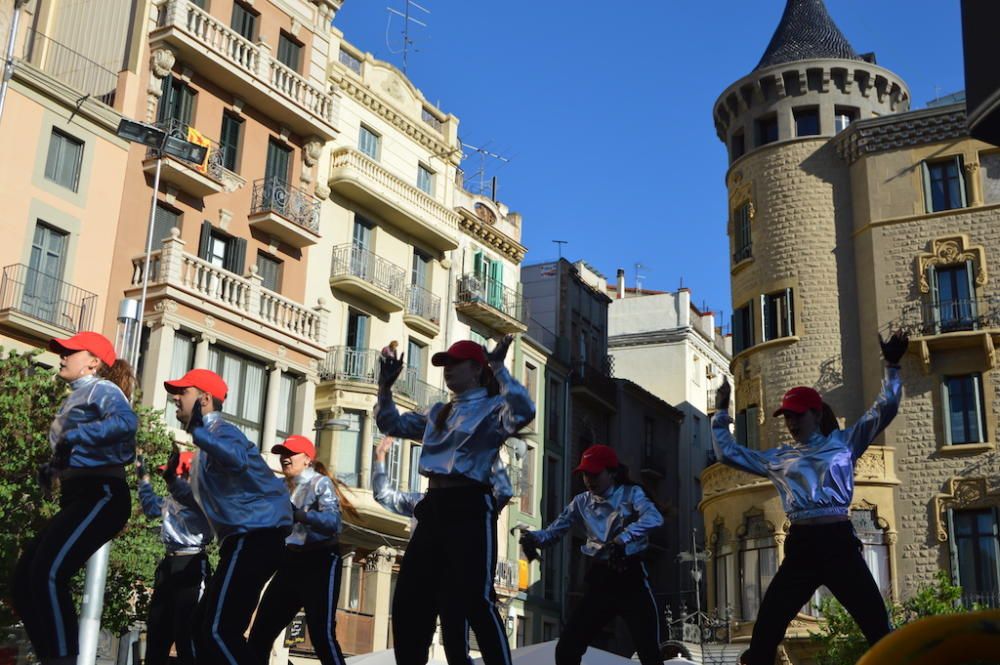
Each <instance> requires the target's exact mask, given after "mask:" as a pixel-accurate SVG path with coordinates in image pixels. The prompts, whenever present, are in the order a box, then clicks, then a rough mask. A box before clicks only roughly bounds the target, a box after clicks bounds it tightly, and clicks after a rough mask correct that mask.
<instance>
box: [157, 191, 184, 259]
mask: <svg viewBox="0 0 1000 665" xmlns="http://www.w3.org/2000/svg"><path fill="white" fill-rule="evenodd" d="M180 227H181V214H180V213H179V212H177V211H175V210H172V209H170V208H168V207H167V206H165V205H163V204H162V203H159V202H157V204H156V215H155V216H154V218H153V249H154V250H155V249H156V245H158V244H160V243H161V242H162V241H164V240H165V239H167V238H169V237H170V231H171V229H180Z"/></svg>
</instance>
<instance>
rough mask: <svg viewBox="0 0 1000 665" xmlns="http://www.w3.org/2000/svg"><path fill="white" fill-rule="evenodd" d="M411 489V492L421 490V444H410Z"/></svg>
mask: <svg viewBox="0 0 1000 665" xmlns="http://www.w3.org/2000/svg"><path fill="white" fill-rule="evenodd" d="M409 482H410V489H409V491H411V492H419V491H420V489H421V488H420V444H417V443H411V444H410V477H409Z"/></svg>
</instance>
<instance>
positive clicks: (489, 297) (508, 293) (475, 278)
mask: <svg viewBox="0 0 1000 665" xmlns="http://www.w3.org/2000/svg"><path fill="white" fill-rule="evenodd" d="M458 302H460V303H473V302H480V303H484V304H486V305H489V306H490V307H492V308H493V309H495V310H497V311H499V312H502V313H503V314H506V315H507V316H509V317H511V318H512V319H515V320H517V321H520V322H522V323H526V322H527V315H526V312H525V308H524V299H523V298H522V297H521V294H520V293H518V292H517V291H515V290H514V289H511V288H508V287H506V286H504V285H503V283H502V282H500V281H498V280H495V279H492V278H490V277H485V276H483V275H477V274H475V273H467V274H465V275H462V276H461V277H460V278H459V280H458Z"/></svg>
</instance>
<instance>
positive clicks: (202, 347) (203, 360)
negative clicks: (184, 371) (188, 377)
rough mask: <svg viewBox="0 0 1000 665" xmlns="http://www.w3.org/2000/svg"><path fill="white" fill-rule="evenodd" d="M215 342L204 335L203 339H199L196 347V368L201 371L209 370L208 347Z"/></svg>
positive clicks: (202, 335)
mask: <svg viewBox="0 0 1000 665" xmlns="http://www.w3.org/2000/svg"><path fill="white" fill-rule="evenodd" d="M213 341H214V340H213V339H212V338H211V337H209V336H208V335H207V334H205V333H202V334H201V337H199V338H198V342H197V343H196V344H195V346H194V366H195V367H196V368H200V369H209V367H208V347H209V345H210V344H211V343H212V342H213Z"/></svg>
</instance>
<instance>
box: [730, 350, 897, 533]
mask: <svg viewBox="0 0 1000 665" xmlns="http://www.w3.org/2000/svg"><path fill="white" fill-rule="evenodd" d="M902 388H903V384H902V381H901V380H900V378H899V369H898V368H893V367H890V368H887V369H886V375H885V381H883V382H882V392H881V393H880V394H879V396H878V399H876V400H875V404H874V405H873V406H872V407H871V408H870V409H868V411H867V412H866V413H865V414H864V415H863V416H861V418H859V419H858V421H857V422H856V423H854V426H853V427H850V428H848V429H845V430H837V431H834V432H831V433H830V434H829V435H827V436H823V435H822V434H821V433H820V432H819V430H817V431H816V432H814V433H813V435H812V436H811V437H810V438H809V440H808V441H806V442H805V443H804V444H801V445H794V446H789V445H783V446H780V447H778V448H772V449H771V450H750V449H749V448H747V447H745V446H741V445H740V444H739V443H738V442H737V441H736V439H735V438H733V435H732V434H731V433H730V431H729V423H730V422H731V421H732V419H731V418H730V417H729V414H728V413H727V412H726V411H719V412H718V413H716V414H715V417H714V418H713V419H712V438H713V439H714V444H715V454H716V455H717V456H718V458H719V461H720V462H724V463H725V464H728V465H729V466H732V467H736V468H737V469H742V470H743V471H746V472H748V473H752V474H755V475H758V476H765V477H767V478H770V480H771V482H773V483H774V486H775V487H776V488H777V490H778V494H779V495H780V496H781V503H782V505H783V506H784V509H785V513H787V515H788V519H789V520H790V521H792V522H793V523H794V522H795V521H797V520H805V519H810V518H814V517H827V516H831V515H835V516H841V515H849V514H850V507H851V498H852V497H853V496H854V462H855V461H857V459H858V458H859V457H861V455H862V454H863V453H864V452H865V450H866V449H867V448H868V446H869V445H871V443H872V441H874V440H875V438H876V437H877V436H878V435H879V434H880V433H881V432H882V430H884V429H885V428H886V426H887V425H888V424H889V423H890V422H892V419H893V418H894V417H895V416H896V411H898V410H899V400H900V395H901V393H902Z"/></svg>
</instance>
